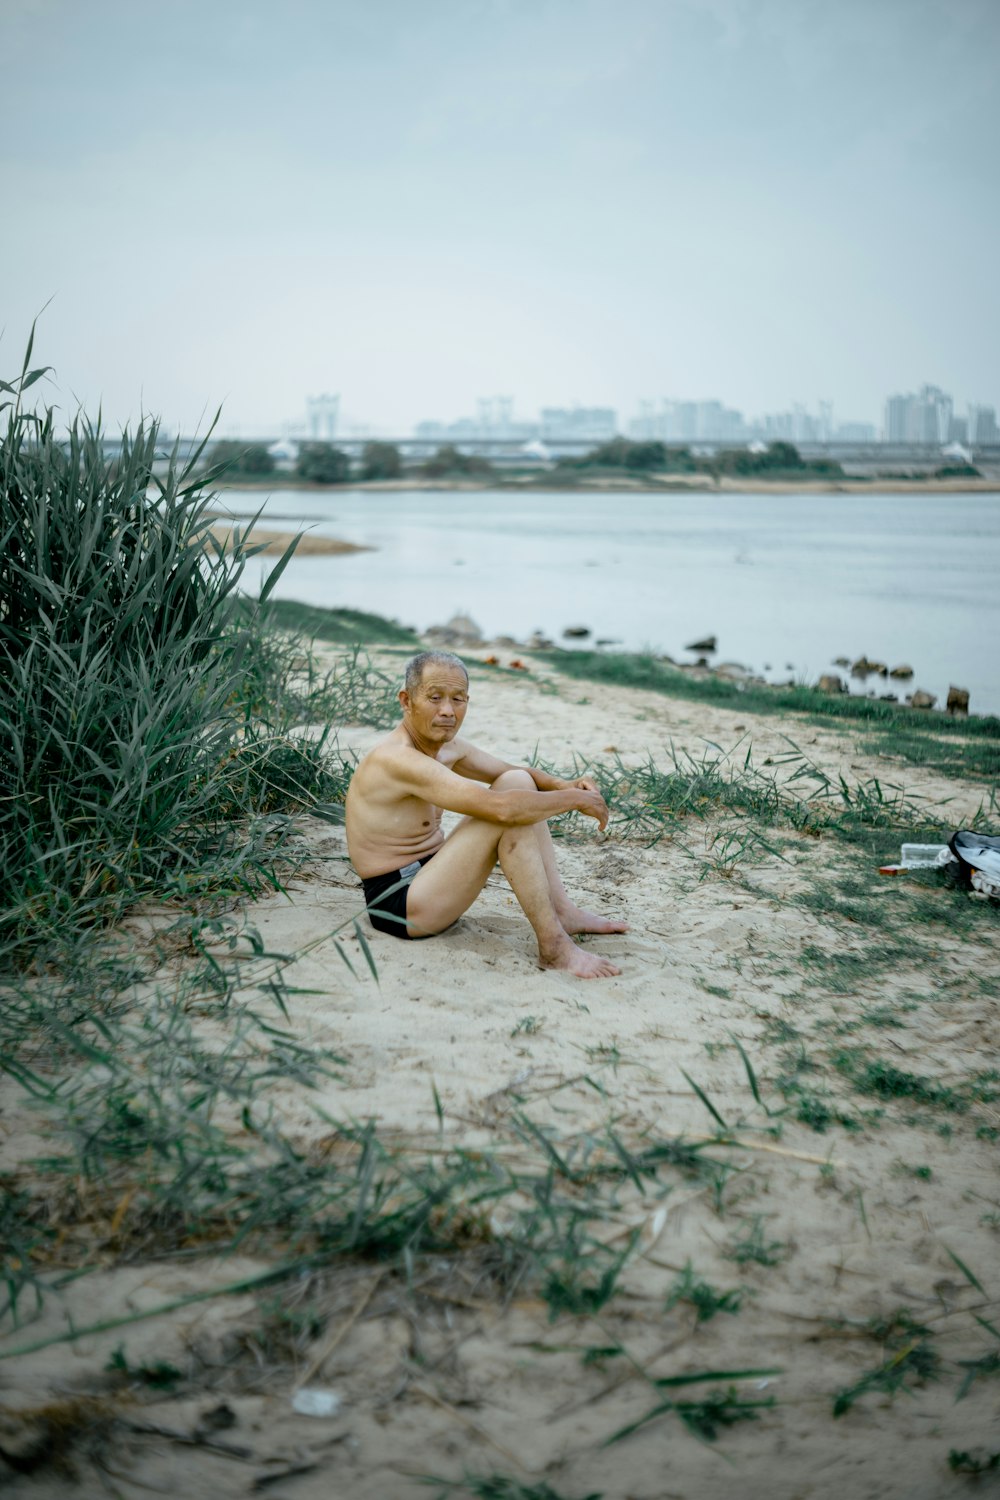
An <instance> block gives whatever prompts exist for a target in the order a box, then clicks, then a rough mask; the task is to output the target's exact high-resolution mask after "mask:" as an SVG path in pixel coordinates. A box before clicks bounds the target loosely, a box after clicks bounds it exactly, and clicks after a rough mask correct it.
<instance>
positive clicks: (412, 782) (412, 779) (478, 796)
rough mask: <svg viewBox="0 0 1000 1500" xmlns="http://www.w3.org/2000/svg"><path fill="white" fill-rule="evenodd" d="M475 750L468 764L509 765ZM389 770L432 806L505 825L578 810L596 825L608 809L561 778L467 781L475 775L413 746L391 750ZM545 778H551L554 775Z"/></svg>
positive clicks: (503, 767)
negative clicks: (542, 785)
mask: <svg viewBox="0 0 1000 1500" xmlns="http://www.w3.org/2000/svg"><path fill="white" fill-rule="evenodd" d="M470 748H471V747H470ZM479 754H480V755H482V757H483V759H482V760H480V761H475V760H474V762H473V764H476V765H478V766H480V767H481V766H482V765H483V764H484V763H485V762H489V763H491V764H492V765H495V766H496V767H498V769H497V772H496V774H497V775H498V776H499V775H500V774H501V772H503V771H506V770H510V769H514V768H513V767H508V765H507V764H506V762H505V761H499V760H494V758H493V757H492V756H486V755H485V754H484V752H479ZM460 759H461V761H462V762H463V763H464V762H465V761H466V759H467V757H466V756H462V757H460ZM456 764H457V763H456ZM391 775H392V780H393V782H394V784H395V785H396V786H398V787H399V789H400V790H401V791H405V792H408V793H410V795H411V796H414V797H422V798H423V799H424V800H425V801H426V802H431V803H433V805H434V806H435V807H443V808H444V809H445V810H446V811H447V812H455V813H462V814H464V815H465V816H467V817H472V818H481V819H482V820H483V822H486V823H500V824H502V825H504V826H505V827H510V828H515V827H524V826H526V825H528V824H531V823H542V822H544V821H545V819H546V818H554V817H557V816H558V814H559V813H565V812H581V813H584V814H585V815H586V816H587V817H589V818H594V819H595V820H596V821H597V824H598V826H599V827H600V828H602V829H603V828H606V827H607V822H608V809H607V806H606V804H605V801H604V798H603V797H602V796H601V794H600V793H599V792H597V791H592V790H590V789H589V788H584V787H581V786H578V785H576V784H574V783H572V782H562V783H560V784H559V785H558V786H557V787H554V788H553V789H551V790H544V791H543V790H541V789H539V790H538V791H534V792H529V791H523V792H522V791H500V792H494V791H491V790H490V789H489V788H488V787H484V786H479V785H470V782H476V781H478V780H479V779H480V778H479V777H474V776H471V775H470V774H469V772H468V771H466V773H465V774H464V775H459V774H456V772H455V771H451V770H449V769H448V767H447V766H443V765H441V764H440V762H439V761H436V760H433V759H431V757H430V756H427V755H421V754H420V752H419V751H416V750H414V751H407V750H399V751H397V752H395V753H394V754H393V756H392V761H391ZM482 779H483V780H485V779H486V778H485V777H483V778H482ZM547 779H548V780H549V781H554V780H555V778H554V777H549V778H547Z"/></svg>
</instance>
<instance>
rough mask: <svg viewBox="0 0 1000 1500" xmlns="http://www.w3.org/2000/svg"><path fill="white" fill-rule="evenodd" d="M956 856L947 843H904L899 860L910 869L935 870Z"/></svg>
mask: <svg viewBox="0 0 1000 1500" xmlns="http://www.w3.org/2000/svg"><path fill="white" fill-rule="evenodd" d="M953 858H954V855H953V854H952V852H951V850H950V849H949V848H948V845H947V844H904V845H903V847H902V850H901V851H900V855H899V862H900V864H901V865H905V866H906V868H907V869H908V870H933V869H936V868H937V866H938V865H946V864H948V862H949V861H950V860H952V859H953Z"/></svg>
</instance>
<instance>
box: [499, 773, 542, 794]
mask: <svg viewBox="0 0 1000 1500" xmlns="http://www.w3.org/2000/svg"><path fill="white" fill-rule="evenodd" d="M534 790H535V780H534V777H533V776H532V775H531V773H530V772H529V771H520V770H516V769H511V770H510V771H501V773H500V775H499V776H498V777H497V779H496V781H494V782H493V783H492V785H491V787H490V791H491V792H514V791H529V792H533V791H534Z"/></svg>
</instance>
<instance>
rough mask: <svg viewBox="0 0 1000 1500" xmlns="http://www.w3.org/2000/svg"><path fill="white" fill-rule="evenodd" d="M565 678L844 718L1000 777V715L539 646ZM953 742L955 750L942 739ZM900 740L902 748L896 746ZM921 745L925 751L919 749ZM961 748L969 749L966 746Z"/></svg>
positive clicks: (965, 771) (885, 743) (905, 748)
mask: <svg viewBox="0 0 1000 1500" xmlns="http://www.w3.org/2000/svg"><path fill="white" fill-rule="evenodd" d="M533 654H534V655H536V656H538V657H539V658H540V659H541V660H544V661H546V662H548V663H549V665H550V666H552V667H554V668H555V669H556V670H557V671H559V672H561V673H562V674H563V675H564V676H566V677H575V678H578V679H582V680H585V681H588V682H607V683H611V684H613V685H614V686H617V687H636V688H646V689H648V690H650V691H652V692H657V693H663V694H665V695H666V696H667V697H670V698H680V699H686V700H688V701H690V702H693V703H711V704H718V705H721V706H723V707H728V708H734V709H738V710H739V711H740V712H746V713H755V714H788V713H792V714H800V715H804V716H807V717H808V718H809V719H810V720H811V721H814V722H821V723H827V724H829V723H831V722H832V723H841V724H843V725H844V726H845V727H849V728H854V727H862V728H866V729H871V730H874V731H877V732H878V736H879V739H878V744H879V753H880V754H897V753H898V754H899V756H900V758H903V759H907V760H909V761H911V763H913V764H921V765H924V764H926V765H929V766H933V767H934V768H935V769H938V770H940V771H941V772H942V773H943V774H946V775H952V776H961V777H969V778H980V779H984V780H989V781H996V780H998V779H1000V717H997V716H996V715H974V714H971V715H969V717H968V718H967V719H959V718H949V717H947V716H946V715H944V714H933V715H925V716H923V717H921V711H919V710H914V709H910V708H907V707H905V706H901V705H899V704H895V703H884V702H882V701H881V700H879V699H873V698H857V697H854V696H853V695H851V694H849V693H844V694H832V693H820V692H819V691H818V690H817V689H815V688H811V687H806V686H795V687H769V686H765V685H760V684H756V683H738V682H729V681H726V680H725V679H723V678H720V677H706V678H701V679H697V678H694V677H693V676H692V675H691V674H690V673H689V672H685V671H683V670H681V669H680V668H679V667H676V666H673V665H671V664H670V663H669V662H664V661H662V660H661V659H660V658H659V657H657V656H654V655H652V654H650V653H645V652H620V653H619V652H615V653H606V652H602V651H561V650H557V649H554V650H551V651H541V652H535V653H533ZM942 741H944V742H945V746H946V745H947V742H951V743H952V745H953V746H954V750H953V751H952V752H948V751H947V749H946V748H942V745H941V742H942ZM897 743H898V746H899V749H898V751H897V749H896V746H897ZM921 746H923V747H924V748H923V752H921V748H920V747H921ZM960 746H965V747H966V749H965V750H964V751H963V752H960V748H959V747H960Z"/></svg>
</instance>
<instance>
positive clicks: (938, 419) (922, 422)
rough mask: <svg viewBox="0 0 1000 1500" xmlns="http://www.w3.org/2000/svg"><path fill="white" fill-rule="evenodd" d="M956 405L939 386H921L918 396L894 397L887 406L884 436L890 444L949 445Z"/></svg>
mask: <svg viewBox="0 0 1000 1500" xmlns="http://www.w3.org/2000/svg"><path fill="white" fill-rule="evenodd" d="M953 405H954V403H953V402H952V399H951V397H950V396H948V395H946V394H945V392H944V391H942V390H941V389H940V387H938V386H936V385H925V386H921V388H920V393H919V395H916V396H912V395H908V396H890V397H889V398H888V400H887V401H886V403H885V426H884V429H883V437H884V439H885V441H886V442H887V443H934V444H938V443H947V442H948V441H949V440H950V436H951V418H952V411H953Z"/></svg>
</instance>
